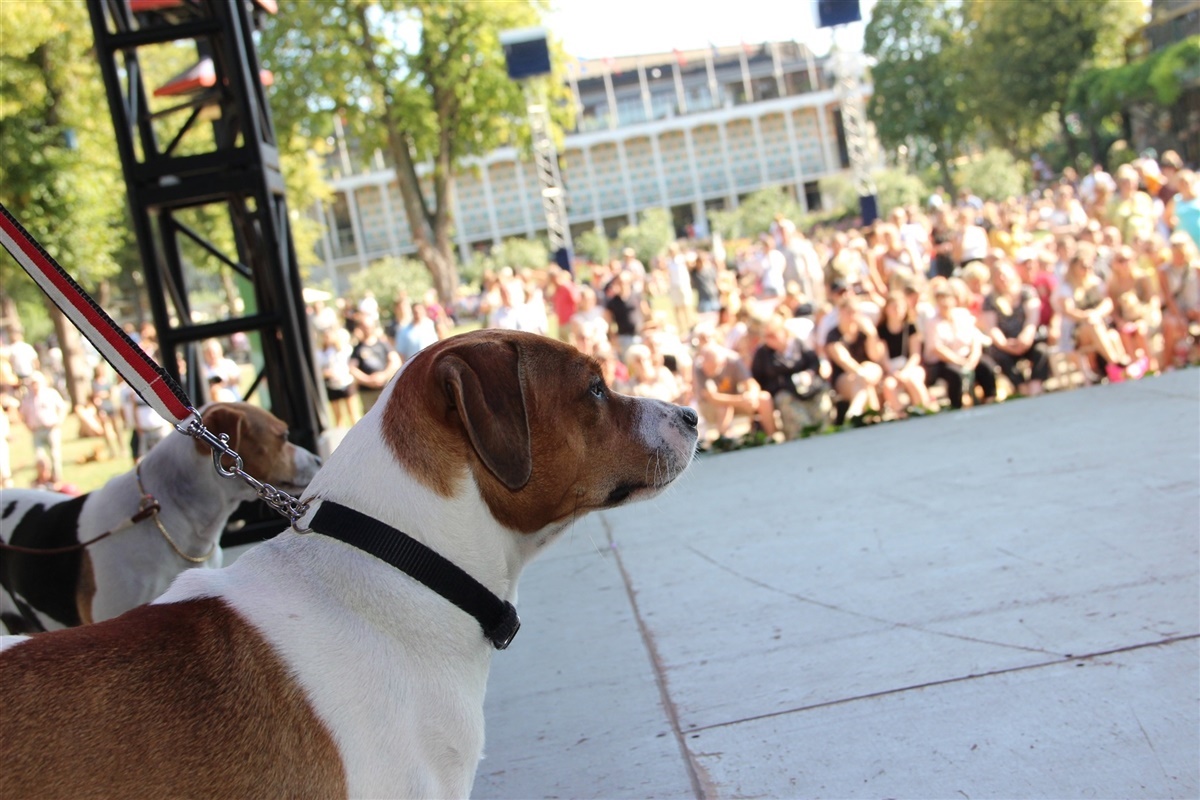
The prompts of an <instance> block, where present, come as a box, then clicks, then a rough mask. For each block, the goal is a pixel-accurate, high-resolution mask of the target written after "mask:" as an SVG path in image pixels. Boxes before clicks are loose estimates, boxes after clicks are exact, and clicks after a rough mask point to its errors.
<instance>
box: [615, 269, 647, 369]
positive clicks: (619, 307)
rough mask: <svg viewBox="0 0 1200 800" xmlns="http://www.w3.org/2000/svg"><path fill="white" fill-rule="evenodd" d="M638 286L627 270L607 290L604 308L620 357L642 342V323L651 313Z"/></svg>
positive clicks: (632, 275)
mask: <svg viewBox="0 0 1200 800" xmlns="http://www.w3.org/2000/svg"><path fill="white" fill-rule="evenodd" d="M636 286H637V279H636V277H635V276H634V274H633V273H632V272H629V271H628V270H625V271H622V272H621V274H619V275H618V276H617V277H616V278H614V279H613V280H612V282H611V283H609V285H608V288H607V290H606V295H607V299H606V301H605V304H604V308H605V311H606V317H607V319H608V322H609V323H610V325H611V326H612V328H613V329H614V330H615V336H616V345H617V355H618V357H621V356H623V355H624V354H625V351H626V350H628V349H629V346H630V345H633V344H637V343H639V342H640V341H641V340H642V323H643V322H644V321H645V319H646V317H647V316H648V315H649V313H650V305H649V304H648V303H647V302H646V299H645V297H644V296H643V295H642V294H641V293H640V292H639V291H638V290H637V289H636Z"/></svg>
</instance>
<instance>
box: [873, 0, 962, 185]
mask: <svg viewBox="0 0 1200 800" xmlns="http://www.w3.org/2000/svg"><path fill="white" fill-rule="evenodd" d="M966 43H967V39H966V30H965V28H964V20H963V16H962V6H961V4H959V3H946V2H941V0H897V2H892V3H880V4H878V5H877V6H876V7H875V10H874V11H873V12H872V15H871V21H870V23H869V24H868V25H867V29H866V33H865V36H864V39H863V50H864V51H865V52H866V53H867V54H868V55H870V56H872V57H873V58H875V59H876V62H877V63H876V66H875V67H874V69H872V70H871V80H872V83H873V86H874V91H873V94H872V96H871V101H870V103H869V104H868V106H867V114H868V116H869V117H870V119H871V122H872V123H874V125H875V131H876V134H877V135H878V137H879V140H880V142H881V143H882V144H883V145H884V146H885V147H888V148H892V149H894V148H897V147H900V146H901V145H904V146H906V147H907V148H908V149H909V153H910V157H911V158H912V159H913V160H915V161H916V162H917V163H918V165H920V164H927V163H933V164H937V165H938V168H939V169H941V170H942V174H943V176H944V177H945V180H946V181H947V183H949V182H950V180H951V178H950V167H949V164H950V161H951V160H952V159H953V158H954V157H955V156H956V155H957V154H958V152H959V151H960V149H961V147H962V145H963V143H964V141H965V140H966V139H967V137H968V136H969V135H970V134H971V133H972V132H973V131H974V129H975V119H976V113H977V110H976V107H975V106H976V103H975V98H976V97H977V94H976V93H975V91H974V87H972V86H971V84H970V82H969V80H968V75H969V72H968V71H967V69H966V64H967V59H968V55H969V53H968V49H967V47H966Z"/></svg>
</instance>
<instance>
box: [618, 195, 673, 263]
mask: <svg viewBox="0 0 1200 800" xmlns="http://www.w3.org/2000/svg"><path fill="white" fill-rule="evenodd" d="M617 241H618V242H620V246H621V248H622V249H623V248H626V247H632V248H633V251H634V252H635V253H637V257H638V260H639V261H641V262H642V263H643V264H645V265H646V267H647V268H649V267H650V265H651V262H653V261H654V259H656V258H658V257H659V256H661V255H662V254H663V253H665V252H666V250H667V245H669V244H670V243H671V242H673V241H675V223H674V222H672V221H671V212H670V211H669V210H667V209H665V208H647V209H646V210H644V211H643V212H642V215H641V217H640V218H639V219H638V223H637V224H636V225H626V226H625V227H624V228H622V229H621V230H620V232H619V233H618V235H617Z"/></svg>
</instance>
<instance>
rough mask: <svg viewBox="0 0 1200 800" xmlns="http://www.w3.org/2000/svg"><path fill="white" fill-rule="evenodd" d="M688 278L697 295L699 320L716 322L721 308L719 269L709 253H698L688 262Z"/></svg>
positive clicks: (707, 322)
mask: <svg viewBox="0 0 1200 800" xmlns="http://www.w3.org/2000/svg"><path fill="white" fill-rule="evenodd" d="M688 273H689V274H688V277H689V278H690V279H691V282H692V289H693V290H694V291H695V293H696V311H697V319H698V321H700V322H704V323H706V324H710V325H711V324H714V323H715V322H716V314H717V312H718V311H719V310H720V308H721V297H720V288H719V287H718V285H717V273H718V267H717V264H716V262H715V261H714V259H713V257H712V255H711V254H709V253H697V254H696V257H695V258H694V259H689V261H688Z"/></svg>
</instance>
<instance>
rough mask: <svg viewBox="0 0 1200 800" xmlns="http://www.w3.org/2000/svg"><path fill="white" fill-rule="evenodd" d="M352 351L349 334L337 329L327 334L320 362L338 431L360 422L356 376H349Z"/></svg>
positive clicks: (326, 393) (334, 422)
mask: <svg viewBox="0 0 1200 800" xmlns="http://www.w3.org/2000/svg"><path fill="white" fill-rule="evenodd" d="M353 351H354V349H353V347H352V346H351V344H350V332H349V331H348V330H346V329H345V328H334V329H333V330H331V331H329V332H327V333H326V334H325V342H324V346H323V347H322V348H321V352H320V354H319V355H318V358H317V363H318V364H319V365H320V367H321V376H322V378H324V380H325V396H326V397H327V398H328V399H329V407H330V408H331V409H332V410H333V424H334V427H338V428H349V427H350V426H351V425H353V424H354V423H355V422H356V421H357V420H358V415H357V414H356V413H355V409H354V403H353V401H354V395H355V385H354V376H353V375H352V374H351V373H350V355H351V353H352V352H353Z"/></svg>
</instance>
